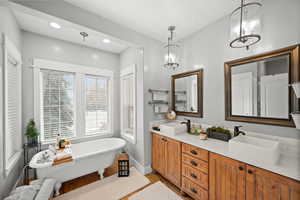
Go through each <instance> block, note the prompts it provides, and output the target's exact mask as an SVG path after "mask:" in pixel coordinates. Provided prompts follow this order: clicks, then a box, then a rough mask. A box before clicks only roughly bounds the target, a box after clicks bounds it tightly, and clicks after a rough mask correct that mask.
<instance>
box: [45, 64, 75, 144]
mask: <svg viewBox="0 0 300 200" xmlns="http://www.w3.org/2000/svg"><path fill="white" fill-rule="evenodd" d="M40 73H41V74H40V78H41V82H40V83H41V85H40V88H41V99H42V101H41V103H40V106H41V112H40V113H41V135H42V140H51V139H55V138H56V137H57V135H58V134H59V135H60V136H62V137H63V138H70V137H73V136H74V135H75V133H74V130H75V123H74V113H75V111H74V110H75V108H74V100H75V99H74V98H75V97H74V84H75V83H74V79H75V78H74V77H75V75H74V73H70V72H62V71H55V70H48V69H47V70H46V69H42V70H41V71H40Z"/></svg>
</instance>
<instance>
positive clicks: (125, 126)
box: [120, 66, 136, 143]
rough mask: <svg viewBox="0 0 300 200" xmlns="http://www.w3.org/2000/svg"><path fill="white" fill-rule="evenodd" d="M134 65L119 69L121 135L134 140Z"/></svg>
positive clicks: (133, 141) (131, 140) (130, 140)
mask: <svg viewBox="0 0 300 200" xmlns="http://www.w3.org/2000/svg"><path fill="white" fill-rule="evenodd" d="M135 71H136V70H135V66H131V67H128V68H126V69H124V70H122V71H121V78H120V79H121V81H120V82H121V135H122V137H123V138H125V139H126V140H128V141H129V142H132V143H135V140H136V72H135Z"/></svg>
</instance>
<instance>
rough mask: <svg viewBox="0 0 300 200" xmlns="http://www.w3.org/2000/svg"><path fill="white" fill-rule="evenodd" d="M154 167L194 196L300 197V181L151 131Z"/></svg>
mask: <svg viewBox="0 0 300 200" xmlns="http://www.w3.org/2000/svg"><path fill="white" fill-rule="evenodd" d="M152 168H153V170H155V171H157V172H158V173H159V174H161V175H162V176H163V177H165V178H166V179H168V180H169V181H170V182H171V183H173V184H174V185H176V186H177V187H179V188H181V190H182V192H183V193H186V194H188V195H189V196H191V197H192V198H193V199H195V200H208V199H210V200H299V199H300V182H299V181H295V180H293V179H290V178H287V177H284V176H281V175H278V174H276V173H273V172H270V171H267V170H264V169H260V168H257V167H254V166H252V165H248V164H246V163H243V162H240V161H237V160H233V159H231V158H228V157H224V156H222V155H219V154H216V153H213V152H209V151H207V150H204V149H201V148H199V147H196V146H192V145H190V144H186V143H183V142H180V141H177V140H174V139H171V138H168V137H166V136H162V135H159V134H156V133H152Z"/></svg>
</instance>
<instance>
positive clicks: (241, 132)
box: [233, 126, 246, 137]
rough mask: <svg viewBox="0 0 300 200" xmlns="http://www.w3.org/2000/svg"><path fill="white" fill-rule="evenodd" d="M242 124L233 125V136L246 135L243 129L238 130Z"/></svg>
mask: <svg viewBox="0 0 300 200" xmlns="http://www.w3.org/2000/svg"><path fill="white" fill-rule="evenodd" d="M241 127H243V126H235V127H234V132H233V137H236V136H239V135H240V134H242V135H246V133H245V132H244V131H240V128H241Z"/></svg>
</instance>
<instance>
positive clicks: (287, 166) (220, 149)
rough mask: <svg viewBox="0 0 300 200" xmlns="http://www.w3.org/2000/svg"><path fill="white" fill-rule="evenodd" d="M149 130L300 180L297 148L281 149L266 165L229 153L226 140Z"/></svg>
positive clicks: (299, 152)
mask: <svg viewBox="0 0 300 200" xmlns="http://www.w3.org/2000/svg"><path fill="white" fill-rule="evenodd" d="M151 132H153V133H157V134H160V135H163V136H166V137H169V138H172V139H175V140H178V141H180V142H184V143H187V144H190V145H193V146H196V147H199V148H202V149H205V150H207V151H210V152H213V153H217V154H220V155H223V156H226V157H229V158H232V159H235V160H238V161H241V162H245V163H247V164H250V165H253V166H256V167H259V168H262V169H266V170H269V171H272V172H274V173H277V174H280V175H283V176H286V177H289V178H292V179H295V180H298V181H300V157H299V156H300V149H299V148H294V149H293V150H292V151H291V150H289V151H284V150H283V151H281V154H280V158H279V161H278V162H277V163H276V165H266V164H265V163H264V164H263V163H260V162H258V161H253V160H252V161H250V160H247V159H246V158H243V156H242V155H243V153H242V152H241V156H239V157H237V156H234V155H231V154H230V153H229V144H228V142H224V141H221V140H216V139H211V138H209V139H207V140H200V139H199V136H195V135H190V134H188V133H182V134H178V135H169V134H165V133H162V132H160V131H154V130H151ZM282 149H284V148H282Z"/></svg>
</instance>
